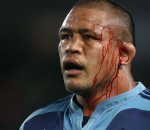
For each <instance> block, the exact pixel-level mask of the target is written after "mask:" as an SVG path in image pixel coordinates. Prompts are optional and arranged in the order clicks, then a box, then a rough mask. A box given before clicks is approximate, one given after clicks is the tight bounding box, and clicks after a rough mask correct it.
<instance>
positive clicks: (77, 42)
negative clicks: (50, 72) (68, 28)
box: [66, 34, 83, 54]
mask: <svg viewBox="0 0 150 130" xmlns="http://www.w3.org/2000/svg"><path fill="white" fill-rule="evenodd" d="M82 45H83V41H82V39H81V38H80V36H79V35H78V34H76V35H74V37H73V38H72V40H71V41H70V43H69V44H68V46H67V47H66V53H70V54H74V53H78V54H80V53H81V52H82Z"/></svg>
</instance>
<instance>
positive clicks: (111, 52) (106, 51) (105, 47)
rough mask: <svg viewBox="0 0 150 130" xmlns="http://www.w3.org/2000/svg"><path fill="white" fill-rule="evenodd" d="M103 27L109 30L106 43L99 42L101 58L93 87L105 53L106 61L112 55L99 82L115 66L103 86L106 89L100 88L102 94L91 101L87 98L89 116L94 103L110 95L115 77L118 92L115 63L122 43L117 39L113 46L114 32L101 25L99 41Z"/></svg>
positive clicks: (117, 70)
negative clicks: (111, 75)
mask: <svg viewBox="0 0 150 130" xmlns="http://www.w3.org/2000/svg"><path fill="white" fill-rule="evenodd" d="M101 27H102V26H101ZM93 29H94V27H93ZM105 29H107V30H108V32H109V40H108V43H107V44H106V45H104V44H103V43H102V42H101V44H102V59H101V62H100V67H99V69H98V72H97V74H96V75H95V77H94V79H93V87H94V86H95V84H96V82H97V79H98V76H99V75H100V72H101V69H102V65H103V63H104V60H105V58H106V55H107V54H108V57H107V59H106V62H107V61H108V59H109V55H112V56H113V57H112V58H111V65H110V66H108V64H106V65H107V66H106V75H105V76H104V77H103V78H102V81H101V82H103V81H104V80H105V79H106V78H107V77H108V76H109V74H110V73H111V71H112V69H113V67H115V69H114V75H113V78H112V80H109V81H108V82H107V83H108V84H107V85H106V86H105V89H106V91H104V90H102V94H101V95H100V96H99V97H98V98H96V99H94V100H93V99H92V101H91V100H90V99H89V100H87V103H88V104H89V106H91V108H90V112H89V116H91V115H92V112H93V111H94V104H95V103H96V102H97V101H99V100H100V99H101V98H103V97H105V100H106V99H108V98H110V97H111V92H112V89H113V83H114V81H115V79H116V81H117V85H116V86H115V87H116V89H117V94H118V78H117V76H118V72H119V69H118V66H117V65H116V63H117V60H118V58H119V56H120V53H121V49H122V43H121V41H117V44H116V45H115V46H114V43H113V42H112V40H113V39H114V34H113V32H112V31H111V30H110V29H109V28H108V27H102V31H101V33H100V37H101V41H102V40H103V31H104V30H105ZM113 46H114V47H113ZM112 48H114V50H112ZM116 49H118V54H117V55H116V57H115V50H116ZM120 62H121V61H119V63H120ZM109 86H110V87H109ZM96 93H97V92H95V95H96Z"/></svg>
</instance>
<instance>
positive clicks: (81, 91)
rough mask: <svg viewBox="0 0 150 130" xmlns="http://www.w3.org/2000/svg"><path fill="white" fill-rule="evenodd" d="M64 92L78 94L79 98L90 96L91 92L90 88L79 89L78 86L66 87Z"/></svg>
mask: <svg viewBox="0 0 150 130" xmlns="http://www.w3.org/2000/svg"><path fill="white" fill-rule="evenodd" d="M66 90H67V91H69V92H71V93H75V94H78V95H80V96H87V95H90V93H91V92H92V87H80V86H70V85H66Z"/></svg>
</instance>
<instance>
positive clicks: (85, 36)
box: [83, 35, 94, 39]
mask: <svg viewBox="0 0 150 130" xmlns="http://www.w3.org/2000/svg"><path fill="white" fill-rule="evenodd" d="M83 38H84V39H94V37H93V36H91V35H84V36H83Z"/></svg>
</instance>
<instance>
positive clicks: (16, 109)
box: [0, 0, 150, 130]
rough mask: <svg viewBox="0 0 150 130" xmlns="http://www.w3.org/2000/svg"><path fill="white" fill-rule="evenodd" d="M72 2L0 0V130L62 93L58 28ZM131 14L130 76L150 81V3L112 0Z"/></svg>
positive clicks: (10, 127) (16, 124)
mask: <svg viewBox="0 0 150 130" xmlns="http://www.w3.org/2000/svg"><path fill="white" fill-rule="evenodd" d="M76 1H77V0H4V1H1V4H0V5H1V8H0V9H1V11H0V13H1V17H0V41H1V43H0V129H1V130H18V129H19V127H20V125H21V124H22V122H23V121H24V120H25V118H26V117H27V116H28V115H29V114H31V113H32V112H33V111H35V110H36V109H38V108H40V107H42V106H45V105H48V104H49V103H51V102H53V101H55V100H57V99H59V98H61V97H63V96H65V95H67V94H68V93H67V92H66V91H65V89H64V83H63V79H62V75H61V71H60V66H59V57H58V52H57V46H58V43H59V39H58V30H59V28H60V26H61V23H62V22H63V20H64V18H65V16H66V14H67V13H68V11H69V10H70V9H71V7H72V5H73V4H74V3H75V2H76ZM114 1H116V2H119V3H120V4H122V5H123V6H124V7H125V8H127V9H128V10H129V12H131V14H132V16H133V18H134V21H135V27H136V47H137V55H136V58H135V60H134V62H133V70H132V71H133V75H134V78H135V80H136V81H141V82H143V83H144V84H145V85H147V87H150V86H149V83H150V80H149V79H150V60H149V59H150V58H149V56H150V1H147V0H144V1H141V0H136V1H131V0H114Z"/></svg>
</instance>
